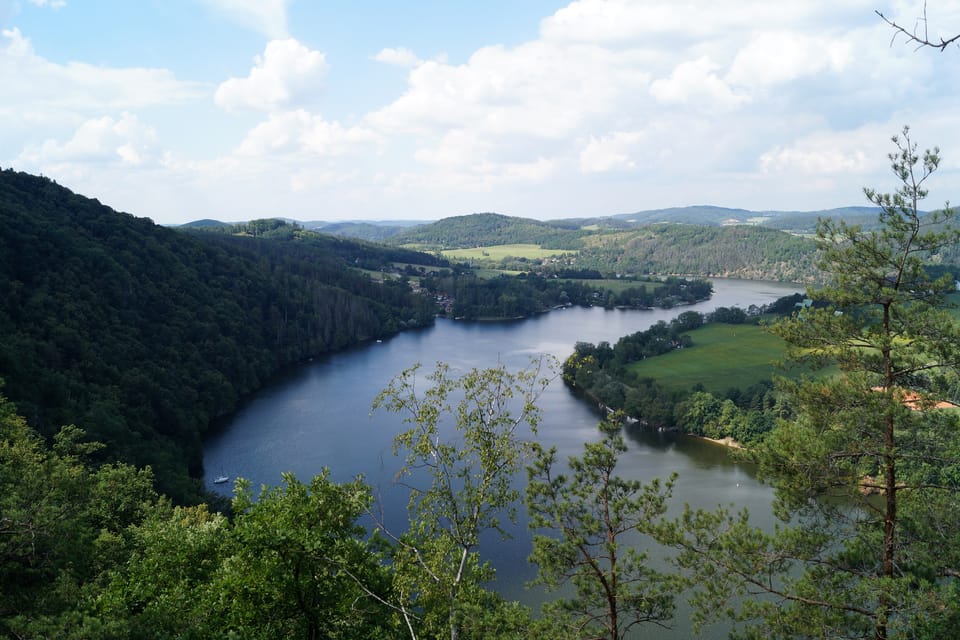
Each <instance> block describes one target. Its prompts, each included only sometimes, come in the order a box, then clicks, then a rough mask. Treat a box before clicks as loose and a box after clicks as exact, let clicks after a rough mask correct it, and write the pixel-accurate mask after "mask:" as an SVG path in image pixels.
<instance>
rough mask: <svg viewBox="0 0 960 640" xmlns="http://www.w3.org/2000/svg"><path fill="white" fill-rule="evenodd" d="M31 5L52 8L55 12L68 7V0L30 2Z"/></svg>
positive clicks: (37, 0) (36, 0)
mask: <svg viewBox="0 0 960 640" xmlns="http://www.w3.org/2000/svg"><path fill="white" fill-rule="evenodd" d="M30 4H32V5H36V6H38V7H50V8H51V9H53V10H54V11H56V10H57V9H62V8H63V7H65V6H67V2H66V0H30Z"/></svg>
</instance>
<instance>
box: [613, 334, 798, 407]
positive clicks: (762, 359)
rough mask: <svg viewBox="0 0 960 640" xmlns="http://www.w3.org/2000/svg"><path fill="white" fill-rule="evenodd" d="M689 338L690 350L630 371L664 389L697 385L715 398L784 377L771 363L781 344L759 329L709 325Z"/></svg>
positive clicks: (776, 358) (780, 351) (644, 362)
mask: <svg viewBox="0 0 960 640" xmlns="http://www.w3.org/2000/svg"><path fill="white" fill-rule="evenodd" d="M690 336H691V337H692V338H693V346H692V347H688V348H686V349H677V350H675V351H671V352H670V353H666V354H664V355H661V356H657V357H655V358H647V359H646V360H641V361H640V362H635V363H633V364H631V365H630V370H631V371H634V372H636V373H637V375H639V376H643V377H651V378H655V379H656V380H657V382H658V383H660V384H662V385H664V386H665V387H668V388H677V389H684V390H687V389H690V388H691V387H692V386H694V385H695V384H697V383H699V384H702V385H703V386H704V388H705V389H706V390H707V391H709V392H711V393H713V394H715V395H723V394H724V393H725V392H726V390H727V389H729V388H730V387H739V388H740V389H745V388H747V387H749V386H750V385H752V384H755V383H757V382H760V381H761V380H769V379H770V377H771V376H772V375H773V374H774V373H780V374H783V373H784V372H783V371H779V370H777V369H776V367H775V366H774V363H776V362H777V361H779V360H780V359H781V358H782V356H783V351H784V348H785V343H784V342H783V340H781V339H780V338H778V337H777V336H774V335H772V334H770V333H768V332H767V331H765V330H764V329H763V328H762V327H758V326H756V325H748V324H739V325H731V324H720V323H711V324H707V325H704V326H703V327H701V328H700V329H697V330H696V331H692V332H691V333H690Z"/></svg>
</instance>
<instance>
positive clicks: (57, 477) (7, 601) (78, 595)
mask: <svg viewBox="0 0 960 640" xmlns="http://www.w3.org/2000/svg"><path fill="white" fill-rule="evenodd" d="M96 448H97V446H96V445H93V444H91V443H89V442H86V441H85V440H84V438H83V433H82V432H81V431H80V430H79V429H77V428H76V427H72V426H69V427H64V428H63V429H62V430H61V431H60V432H59V433H58V434H57V436H56V438H55V440H54V446H53V447H52V448H50V447H47V446H46V444H45V443H44V441H43V439H41V438H40V437H38V435H37V434H36V433H35V432H33V431H32V430H31V429H30V428H29V426H28V425H27V423H26V421H25V420H24V419H23V418H22V417H21V416H19V415H17V414H16V413H15V411H14V407H13V405H12V404H11V403H9V402H8V401H7V400H6V399H5V398H3V397H2V396H0V635H3V636H9V637H23V638H27V637H68V636H71V634H72V633H73V631H72V630H74V629H75V628H76V627H77V626H80V627H82V626H84V625H85V624H86V623H88V622H90V621H89V620H85V618H84V616H83V615H82V614H81V613H80V612H79V611H78V610H77V608H76V605H77V603H78V602H82V601H85V600H89V599H90V598H92V597H93V596H94V595H95V594H96V593H97V591H98V589H99V586H100V585H101V584H102V583H103V581H104V580H105V576H106V575H107V574H108V572H109V571H110V570H111V569H112V568H114V567H115V566H118V565H119V564H121V563H122V562H123V561H124V559H125V550H126V548H127V545H128V544H129V530H128V528H129V527H130V526H131V525H133V524H136V523H138V522H140V521H141V520H142V519H143V518H144V517H145V515H146V514H147V513H149V512H150V510H151V509H152V508H153V505H154V504H155V502H156V500H157V496H156V494H155V493H154V492H153V489H152V483H153V478H152V476H151V474H150V471H149V470H143V471H138V470H136V469H134V468H132V467H129V466H127V465H105V466H102V467H100V468H99V469H91V468H90V467H88V466H87V464H86V462H85V460H86V459H87V458H88V457H89V455H90V454H91V453H93V451H95V450H96ZM79 637H83V634H80V636H79Z"/></svg>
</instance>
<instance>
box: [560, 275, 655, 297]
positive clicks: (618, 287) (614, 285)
mask: <svg viewBox="0 0 960 640" xmlns="http://www.w3.org/2000/svg"><path fill="white" fill-rule="evenodd" d="M565 280H567V281H569V282H579V283H580V284H585V285H587V286H590V287H594V288H597V289H605V290H607V291H613V292H614V293H621V292H623V291H626V290H627V289H633V288H636V287H641V286H642V287H646V288H647V291H651V292H653V291H656V290H657V289H659V288H660V287H662V286H663V283H662V282H660V281H658V280H623V279H620V278H616V279H614V278H604V279H602V280H580V279H565Z"/></svg>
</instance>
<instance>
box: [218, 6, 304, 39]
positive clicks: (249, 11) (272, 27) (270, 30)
mask: <svg viewBox="0 0 960 640" xmlns="http://www.w3.org/2000/svg"><path fill="white" fill-rule="evenodd" d="M203 2H204V3H205V4H206V5H208V6H209V7H211V8H212V9H214V10H216V11H219V12H221V13H223V14H224V15H225V16H227V17H228V18H229V19H231V20H233V21H234V22H236V23H238V24H240V25H242V26H244V27H247V28H248V29H252V30H253V31H257V32H259V33H262V34H264V35H265V36H267V37H268V38H275V39H276V38H285V37H286V36H287V5H288V4H289V0H203Z"/></svg>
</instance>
